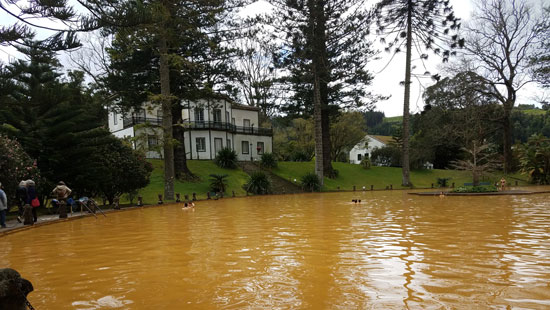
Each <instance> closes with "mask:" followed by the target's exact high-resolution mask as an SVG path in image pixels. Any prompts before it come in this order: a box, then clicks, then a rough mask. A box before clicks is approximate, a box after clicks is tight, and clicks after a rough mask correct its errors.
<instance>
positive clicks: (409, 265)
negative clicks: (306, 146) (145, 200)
mask: <svg viewBox="0 0 550 310" xmlns="http://www.w3.org/2000/svg"><path fill="white" fill-rule="evenodd" d="M352 198H359V199H361V200H362V201H363V203H361V204H360V205H355V204H353V203H351V199H352ZM549 201H550V195H548V194H540V195H532V196H507V197H503V196H501V197H498V196H494V197H446V198H444V199H441V198H439V197H417V196H410V195H407V194H406V193H404V192H401V191H394V192H364V193H333V194H312V195H294V196H284V197H283V196H273V197H254V198H246V199H226V200H221V201H213V202H200V203H198V206H197V208H196V211H195V212H185V211H183V210H182V209H181V207H178V206H165V207H159V208H147V209H142V210H136V211H130V212H122V213H116V214H109V215H108V217H107V218H99V219H97V220H96V219H94V218H87V219H83V220H77V221H70V222H65V223H60V224H55V225H48V226H44V227H38V228H35V229H31V230H27V231H23V232H19V233H16V234H12V235H8V236H5V237H2V238H0V247H1V249H2V251H1V253H0V266H7V267H11V268H14V269H17V270H18V271H20V272H21V274H22V275H23V276H24V277H25V278H27V279H29V280H31V281H32V283H33V284H34V286H35V292H33V293H31V294H30V298H29V299H30V301H31V303H32V304H33V305H34V306H35V307H36V308H37V309H56V310H57V309H82V310H88V309H90V310H91V309H407V308H408V309H516V308H517V309H520V308H521V309H548V308H550V238H549V235H550V203H549Z"/></svg>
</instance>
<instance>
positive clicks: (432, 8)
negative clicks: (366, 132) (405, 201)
mask: <svg viewBox="0 0 550 310" xmlns="http://www.w3.org/2000/svg"><path fill="white" fill-rule="evenodd" d="M373 13H374V16H375V17H376V20H377V22H376V25H377V33H378V34H379V35H380V36H382V42H383V43H386V44H387V47H386V50H387V51H394V52H396V53H397V52H401V51H402V49H403V45H404V47H405V55H406V56H405V57H406V58H405V82H404V84H405V94H404V100H403V130H402V135H403V139H402V140H403V149H402V164H403V178H402V184H403V186H410V185H411V183H410V159H409V152H410V146H409V135H410V132H409V131H410V129H409V128H410V125H409V114H410V113H409V107H410V92H411V91H410V89H411V74H412V73H411V62H412V49H413V47H414V48H415V49H416V50H417V51H418V52H419V53H420V51H421V50H423V49H424V50H431V51H433V52H434V53H435V54H436V55H440V56H441V57H442V58H443V61H447V60H448V59H449V57H450V56H451V55H453V54H454V53H455V52H453V51H452V50H453V49H454V48H457V47H460V46H461V45H462V44H463V40H462V39H459V37H458V35H457V34H456V32H457V31H458V29H459V27H460V23H459V19H458V18H456V17H455V16H454V12H453V8H452V6H451V5H450V4H449V1H448V0H381V1H380V2H378V3H377V4H376V6H375V8H374V10H373ZM419 56H420V58H421V59H425V58H427V57H428V55H427V54H421V55H419Z"/></svg>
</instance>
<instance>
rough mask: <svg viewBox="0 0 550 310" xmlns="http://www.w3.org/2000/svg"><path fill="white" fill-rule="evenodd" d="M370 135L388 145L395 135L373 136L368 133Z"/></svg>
mask: <svg viewBox="0 0 550 310" xmlns="http://www.w3.org/2000/svg"><path fill="white" fill-rule="evenodd" d="M368 136H369V137H371V138H373V139H376V140H378V141H380V142H382V143H384V144H385V145H388V144H390V143H391V142H393V137H392V136H373V135H368Z"/></svg>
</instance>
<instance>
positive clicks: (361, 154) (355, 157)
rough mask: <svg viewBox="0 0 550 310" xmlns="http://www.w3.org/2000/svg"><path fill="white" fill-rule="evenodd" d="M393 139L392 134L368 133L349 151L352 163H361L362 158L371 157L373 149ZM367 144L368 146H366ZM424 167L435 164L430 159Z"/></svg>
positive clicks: (427, 167) (431, 167) (432, 166)
mask: <svg viewBox="0 0 550 310" xmlns="http://www.w3.org/2000/svg"><path fill="white" fill-rule="evenodd" d="M391 141H393V137H391V136H372V135H366V136H365V138H364V139H363V140H362V141H361V142H359V143H357V144H356V145H355V146H354V147H353V148H352V149H351V151H350V152H349V162H350V163H351V164H360V163H361V160H362V159H363V158H365V157H366V156H368V157H369V158H370V157H371V154H372V151H373V150H374V149H376V148H382V147H384V146H386V145H388V144H389V143H390V142H391ZM365 145H366V146H367V147H365ZM423 167H424V169H433V168H434V165H433V164H432V163H430V162H429V161H427V162H425V163H424V165H423Z"/></svg>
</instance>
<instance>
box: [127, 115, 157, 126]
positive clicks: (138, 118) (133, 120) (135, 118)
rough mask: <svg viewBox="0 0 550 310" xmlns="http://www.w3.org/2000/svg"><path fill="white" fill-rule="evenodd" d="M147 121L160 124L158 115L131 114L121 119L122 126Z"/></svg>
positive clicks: (155, 124)
mask: <svg viewBox="0 0 550 310" xmlns="http://www.w3.org/2000/svg"><path fill="white" fill-rule="evenodd" d="M145 123H149V124H151V125H154V126H160V125H162V118H158V117H143V116H132V117H127V118H124V119H123V120H122V125H123V126H124V128H128V127H132V126H134V125H138V124H145Z"/></svg>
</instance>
